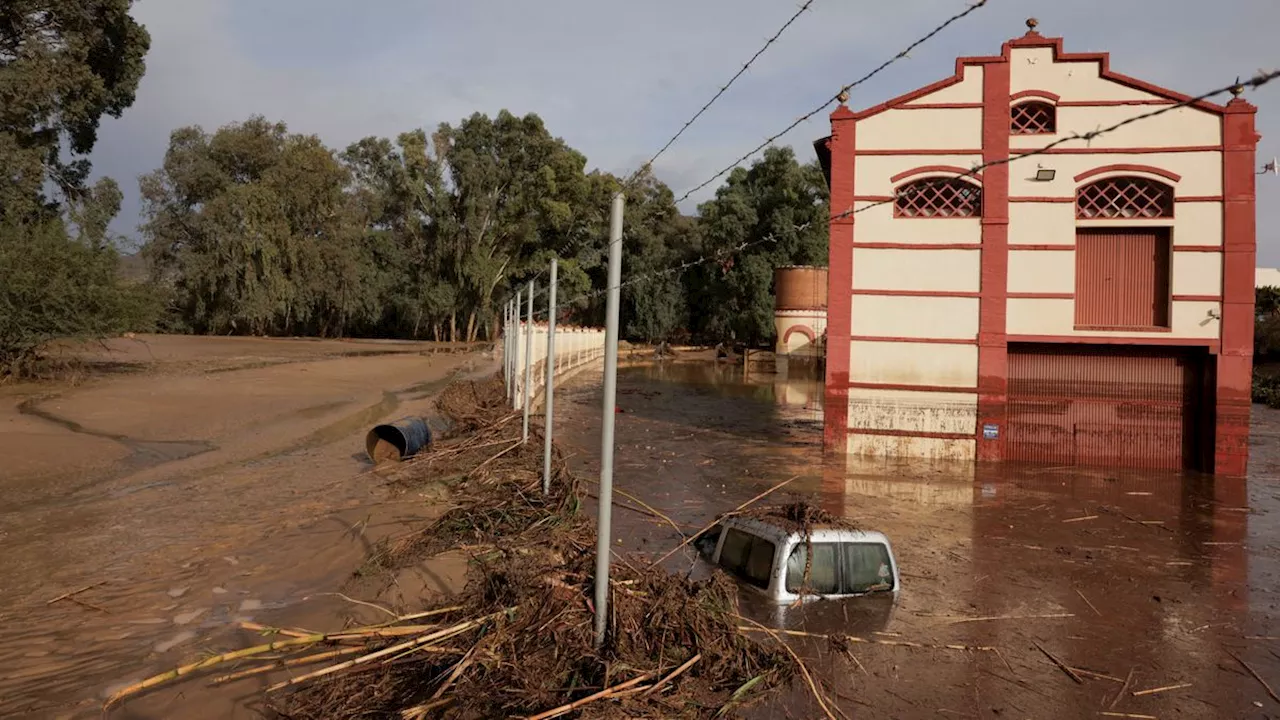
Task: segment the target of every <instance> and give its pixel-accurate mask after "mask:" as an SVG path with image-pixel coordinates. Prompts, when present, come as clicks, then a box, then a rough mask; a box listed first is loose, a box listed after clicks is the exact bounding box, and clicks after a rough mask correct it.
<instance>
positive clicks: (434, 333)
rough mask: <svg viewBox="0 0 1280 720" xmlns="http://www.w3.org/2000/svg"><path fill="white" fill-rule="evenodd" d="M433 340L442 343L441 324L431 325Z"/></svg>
mask: <svg viewBox="0 0 1280 720" xmlns="http://www.w3.org/2000/svg"><path fill="white" fill-rule="evenodd" d="M431 339H432V340H434V341H436V342H440V323H438V322H434V323H431Z"/></svg>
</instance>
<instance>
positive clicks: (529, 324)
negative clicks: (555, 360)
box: [522, 280, 533, 443]
mask: <svg viewBox="0 0 1280 720" xmlns="http://www.w3.org/2000/svg"><path fill="white" fill-rule="evenodd" d="M528 308H529V313H528V316H527V317H526V319H525V333H524V434H523V435H522V437H523V438H524V440H523V442H525V443H527V442H529V386H530V385H532V384H533V281H532V280H530V281H529V303H528Z"/></svg>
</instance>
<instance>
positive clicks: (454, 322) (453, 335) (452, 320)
mask: <svg viewBox="0 0 1280 720" xmlns="http://www.w3.org/2000/svg"><path fill="white" fill-rule="evenodd" d="M449 342H458V311H457V310H450V311H449Z"/></svg>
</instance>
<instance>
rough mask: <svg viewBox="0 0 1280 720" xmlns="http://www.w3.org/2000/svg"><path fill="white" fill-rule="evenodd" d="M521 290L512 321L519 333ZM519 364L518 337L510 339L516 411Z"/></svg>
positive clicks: (512, 401)
mask: <svg viewBox="0 0 1280 720" xmlns="http://www.w3.org/2000/svg"><path fill="white" fill-rule="evenodd" d="M522 292H524V291H523V290H516V304H515V307H514V308H513V312H512V313H511V315H512V320H513V324H514V325H515V331H516V332H517V333H520V332H521V331H522V327H523V326H522V325H521V324H520V299H521V298H522V297H524V296H523V295H522V294H521V293H522ZM519 363H520V335H518V334H517V335H516V337H514V338H512V339H511V409H512V410H516V409H519V407H520V385H521V383H520V380H519V378H518V376H517V375H516V371H517V370H518V369H519Z"/></svg>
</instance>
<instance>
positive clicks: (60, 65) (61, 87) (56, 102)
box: [0, 0, 151, 235]
mask: <svg viewBox="0 0 1280 720" xmlns="http://www.w3.org/2000/svg"><path fill="white" fill-rule="evenodd" d="M130 5H131V0H5V2H3V3H0V167H3V168H5V182H4V183H0V217H5V218H8V219H9V220H15V219H20V220H22V221H24V222H26V221H31V222H35V223H40V222H44V221H46V220H48V219H49V218H50V217H56V216H57V215H58V214H59V212H60V211H61V210H63V209H64V208H63V207H62V206H61V203H60V201H59V200H57V199H56V198H50V197H48V196H47V195H46V188H49V187H52V188H56V189H57V190H58V191H59V192H60V193H61V195H62V196H63V197H64V198H67V199H72V200H75V199H78V198H79V197H80V195H81V194H82V193H83V192H85V183H86V179H87V178H88V176H89V170H90V167H89V163H88V161H87V160H83V159H77V160H68V159H67V158H64V157H63V149H64V148H65V149H66V150H69V151H70V154H71V155H72V156H73V157H75V156H81V157H83V156H84V155H87V154H88V153H89V152H90V151H92V150H93V146H94V143H95V142H96V141H97V137H98V123H99V122H100V121H101V119H102V117H103V116H104V115H109V116H112V117H119V116H120V114H121V113H122V112H123V111H124V110H125V108H127V107H129V106H130V105H132V104H133V99H134V92H135V91H136V90H137V88H138V82H139V80H141V79H142V74H143V71H144V69H145V65H144V63H143V57H144V56H145V55H146V53H147V49H148V48H149V47H150V44H151V39H150V36H149V35H148V34H147V31H146V30H145V29H144V28H143V27H142V26H141V25H138V24H137V23H136V22H135V21H134V20H133V18H132V17H130V16H129V6H130ZM46 231H47V228H43V229H39V228H35V227H32V228H30V229H29V230H28V231H24V233H29V234H33V235H40V234H43V233H45V232H46Z"/></svg>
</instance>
